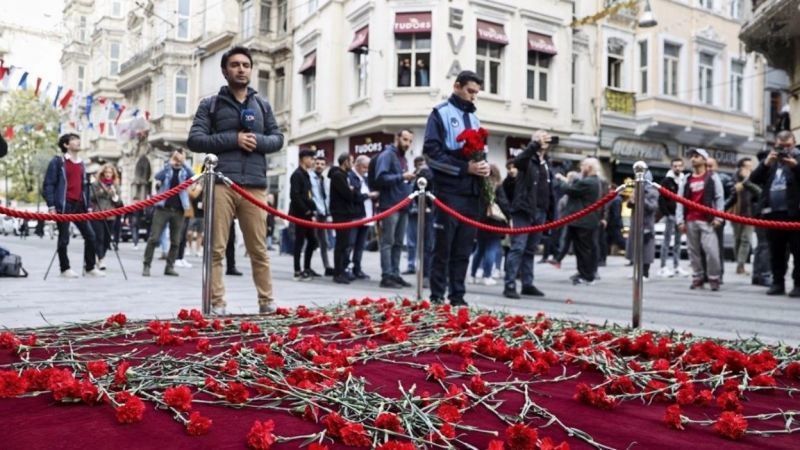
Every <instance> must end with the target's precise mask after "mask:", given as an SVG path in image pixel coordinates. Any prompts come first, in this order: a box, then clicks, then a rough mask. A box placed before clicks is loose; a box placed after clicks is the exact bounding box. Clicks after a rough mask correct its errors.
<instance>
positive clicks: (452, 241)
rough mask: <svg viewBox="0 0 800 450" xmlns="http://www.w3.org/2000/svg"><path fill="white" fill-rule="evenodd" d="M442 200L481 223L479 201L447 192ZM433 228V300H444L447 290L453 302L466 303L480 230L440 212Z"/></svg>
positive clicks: (442, 194) (439, 195)
mask: <svg viewBox="0 0 800 450" xmlns="http://www.w3.org/2000/svg"><path fill="white" fill-rule="evenodd" d="M438 197H439V200H441V201H442V202H444V203H446V204H447V205H448V206H450V207H451V208H453V209H455V210H456V211H458V212H460V213H461V214H463V215H465V216H467V217H469V218H471V219H474V220H479V216H480V205H479V203H480V202H479V200H478V198H476V197H464V196H458V195H452V194H444V193H439V194H438ZM433 229H434V234H435V236H436V237H435V239H434V247H433V255H434V256H433V261H432V264H431V300H442V299H443V298H444V296H445V291H447V298H448V299H449V300H450V302H451V303H452V302H453V301H459V300H464V293H466V291H467V289H466V287H465V286H464V279H465V278H466V276H467V267H468V266H469V256H470V253H471V252H472V244H473V241H475V235H476V233H477V230H476V229H475V228H474V227H472V226H469V225H466V224H464V223H462V222H460V221H458V220H456V219H454V218H452V217H450V216H449V215H447V214H446V213H445V212H444V211H441V210H439V209H437V210H436V212H435V213H434V223H433ZM418 245H419V244H418Z"/></svg>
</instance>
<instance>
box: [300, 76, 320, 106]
mask: <svg viewBox="0 0 800 450" xmlns="http://www.w3.org/2000/svg"><path fill="white" fill-rule="evenodd" d="M316 74H317V69H316V68H313V69H309V70H307V71H305V72H304V73H303V100H304V104H303V112H307V113H308V112H311V111H314V110H315V109H317V102H316V90H317V89H316V84H317V75H316Z"/></svg>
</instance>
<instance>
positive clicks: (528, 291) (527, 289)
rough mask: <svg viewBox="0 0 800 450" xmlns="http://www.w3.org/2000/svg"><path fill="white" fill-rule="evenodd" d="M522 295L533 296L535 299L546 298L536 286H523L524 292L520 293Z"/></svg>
mask: <svg viewBox="0 0 800 450" xmlns="http://www.w3.org/2000/svg"><path fill="white" fill-rule="evenodd" d="M520 294H522V295H533V296H534V297H544V292H542V291H540V290H539V289H536V286H534V285H530V286H522V290H521V291H520Z"/></svg>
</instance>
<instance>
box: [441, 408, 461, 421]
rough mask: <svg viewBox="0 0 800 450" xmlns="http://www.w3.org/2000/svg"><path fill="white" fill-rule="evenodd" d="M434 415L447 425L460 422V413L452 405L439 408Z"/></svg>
mask: <svg viewBox="0 0 800 450" xmlns="http://www.w3.org/2000/svg"><path fill="white" fill-rule="evenodd" d="M436 415H437V416H439V417H440V418H441V419H442V420H444V421H445V422H449V423H458V422H459V421H461V411H459V410H458V408H456V407H455V406H452V405H441V406H439V409H437V410H436Z"/></svg>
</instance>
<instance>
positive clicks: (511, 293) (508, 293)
mask: <svg viewBox="0 0 800 450" xmlns="http://www.w3.org/2000/svg"><path fill="white" fill-rule="evenodd" d="M503 297H505V298H513V299H515V300H517V299H520V298H521V297H520V296H519V294H517V291H516V289H509V288H505V289H503Z"/></svg>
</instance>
